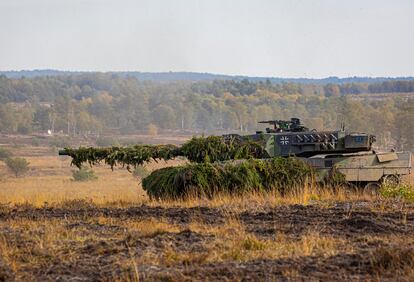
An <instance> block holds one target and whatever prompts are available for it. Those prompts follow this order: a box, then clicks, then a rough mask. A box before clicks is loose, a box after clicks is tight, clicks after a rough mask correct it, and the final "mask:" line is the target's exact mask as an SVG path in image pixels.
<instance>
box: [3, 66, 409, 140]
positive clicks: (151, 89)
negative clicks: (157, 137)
mask: <svg viewBox="0 0 414 282" xmlns="http://www.w3.org/2000/svg"><path fill="white" fill-rule="evenodd" d="M355 87H362V88H358V89H365V90H366V92H361V93H371V92H370V91H375V93H382V92H398V91H396V90H397V89H398V90H399V91H400V92H410V91H411V90H413V89H412V87H413V82H412V81H387V82H381V83H374V84H369V85H365V84H362V83H361V84H352V83H351V84H349V85H348V84H328V85H317V84H298V83H272V82H271V81H269V80H268V81H259V82H252V81H250V80H247V79H243V80H214V81H198V82H189V81H176V82H153V81H140V80H137V79H136V78H133V77H123V76H119V75H116V74H103V73H89V74H77V75H66V76H49V77H48V76H45V77H36V78H21V79H9V78H7V77H5V76H0V103H1V104H0V132H1V133H22V134H26V133H31V132H46V131H47V130H51V131H53V132H62V133H64V134H69V135H88V134H92V133H94V134H99V133H102V132H105V131H106V132H107V131H108V130H112V131H113V130H114V129H115V130H117V131H119V132H120V133H122V134H127V133H136V132H148V133H150V134H156V133H157V131H186V132H190V133H206V134H208V133H218V132H253V131H254V130H256V129H263V127H260V126H259V125H258V124H257V121H259V120H268V119H289V118H290V117H292V116H296V117H301V118H302V119H303V120H304V122H306V123H307V124H308V125H309V126H310V127H312V128H318V129H334V128H338V127H339V126H340V124H341V122H345V124H346V126H347V128H348V129H350V130H358V131H363V132H370V133H375V134H376V135H377V136H378V141H379V142H378V143H379V144H381V145H389V144H393V143H395V144H396V145H398V146H400V147H402V146H412V145H410V144H411V143H410V142H413V141H411V140H414V138H411V137H410V136H411V135H413V130H412V129H410V128H409V129H408V130H405V131H402V130H401V128H403V126H405V125H407V124H410V122H408V121H412V120H414V118H413V103H414V102H413V100H409V101H407V100H402V99H401V98H399V97H398V95H395V96H394V95H390V96H389V97H390V98H388V99H386V100H370V99H365V100H354V99H353V98H352V97H350V96H348V95H345V94H349V93H354V92H356V91H357V90H351V89H354V88H355ZM410 87H411V88H410ZM365 90H364V91H365ZM341 91H342V92H341ZM358 91H362V90H358ZM345 92H346V93H345ZM348 92H349V93H348ZM372 93H374V92H372ZM410 134H411V135H410ZM397 136H398V137H397Z"/></svg>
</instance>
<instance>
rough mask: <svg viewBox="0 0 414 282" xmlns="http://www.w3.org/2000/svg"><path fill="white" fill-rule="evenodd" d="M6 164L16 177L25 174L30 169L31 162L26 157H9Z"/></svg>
mask: <svg viewBox="0 0 414 282" xmlns="http://www.w3.org/2000/svg"><path fill="white" fill-rule="evenodd" d="M6 165H7V167H8V168H9V169H10V171H11V172H13V174H14V175H15V176H16V177H19V176H21V175H23V174H25V173H26V172H27V171H28V170H29V162H27V161H26V159H24V158H8V159H6Z"/></svg>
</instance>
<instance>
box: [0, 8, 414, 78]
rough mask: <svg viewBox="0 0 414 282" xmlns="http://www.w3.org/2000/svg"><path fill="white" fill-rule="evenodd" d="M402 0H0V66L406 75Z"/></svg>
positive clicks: (413, 67)
mask: <svg viewBox="0 0 414 282" xmlns="http://www.w3.org/2000/svg"><path fill="white" fill-rule="evenodd" d="M413 52H414V1H411V0H406V1H404V0H401V1H396V0H393V1H391V0H384V1H381V0H372V1H369V0H366V1H364V0H355V1H350V0H347V1H343V0H337V1H335V0H307V1H306V0H302V1H299V0H285V1H276V0H268V1H266V0H251V1H241V0H234V1H231V0H203V1H201V0H200V1H196V0H175V1H173V0H170V1H169V0H151V1H140V0H135V1H134V0H0V70H21V69H44V68H53V69H60V70H89V71H95V70H97V71H127V70H131V71H154V72H160V71H195V72H211V73H223V74H242V75H255V76H278V77H326V76H333V75H335V76H354V75H357V76H414V53H413Z"/></svg>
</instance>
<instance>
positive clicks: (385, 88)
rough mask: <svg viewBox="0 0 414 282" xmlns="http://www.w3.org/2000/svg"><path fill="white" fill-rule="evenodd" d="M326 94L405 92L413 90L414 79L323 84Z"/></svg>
mask: <svg viewBox="0 0 414 282" xmlns="http://www.w3.org/2000/svg"><path fill="white" fill-rule="evenodd" d="M323 90H324V94H325V95H326V96H339V95H347V94H363V93H407V92H414V80H401V81H384V82H381V83H372V84H368V83H344V84H332V83H329V84H327V85H325V86H324V89H323Z"/></svg>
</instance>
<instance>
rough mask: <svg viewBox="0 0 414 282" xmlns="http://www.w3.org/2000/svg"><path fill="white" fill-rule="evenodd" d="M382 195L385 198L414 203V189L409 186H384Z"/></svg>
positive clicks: (381, 191) (381, 190)
mask: <svg viewBox="0 0 414 282" xmlns="http://www.w3.org/2000/svg"><path fill="white" fill-rule="evenodd" d="M380 194H381V196H383V197H384V198H401V199H404V200H407V201H410V202H414V187H413V186H410V185H408V184H400V185H397V186H394V185H383V186H382V187H381V189H380Z"/></svg>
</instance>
